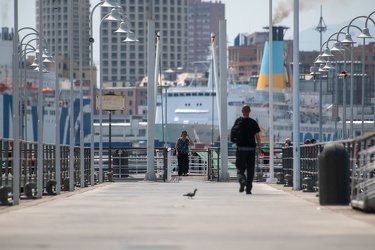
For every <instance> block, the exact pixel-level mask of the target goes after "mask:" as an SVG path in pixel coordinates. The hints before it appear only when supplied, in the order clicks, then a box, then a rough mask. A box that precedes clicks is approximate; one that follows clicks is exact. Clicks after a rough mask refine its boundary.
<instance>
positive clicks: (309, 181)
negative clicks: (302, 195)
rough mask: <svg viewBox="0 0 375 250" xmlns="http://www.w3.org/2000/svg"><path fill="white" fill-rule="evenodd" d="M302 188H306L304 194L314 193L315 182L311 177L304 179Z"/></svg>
mask: <svg viewBox="0 0 375 250" xmlns="http://www.w3.org/2000/svg"><path fill="white" fill-rule="evenodd" d="M302 186H303V187H305V188H304V189H303V192H314V182H313V180H312V179H311V178H310V177H305V178H303V180H302Z"/></svg>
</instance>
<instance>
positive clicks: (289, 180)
mask: <svg viewBox="0 0 375 250" xmlns="http://www.w3.org/2000/svg"><path fill="white" fill-rule="evenodd" d="M285 179H286V184H285V185H284V187H293V176H292V175H290V174H286V175H285Z"/></svg>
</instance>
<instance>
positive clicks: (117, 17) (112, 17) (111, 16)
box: [89, 0, 137, 185]
mask: <svg viewBox="0 0 375 250" xmlns="http://www.w3.org/2000/svg"><path fill="white" fill-rule="evenodd" d="M98 6H100V7H112V10H111V12H110V13H108V14H106V15H105V16H104V17H103V18H102V19H101V21H100V25H99V30H100V36H99V37H100V39H102V23H103V21H117V22H123V24H120V27H119V29H117V30H116V32H118V33H127V34H128V37H129V35H130V34H133V37H134V33H133V32H131V31H130V29H126V28H125V26H127V27H130V21H129V18H128V17H127V16H126V15H125V13H124V12H123V11H122V9H121V7H120V6H119V5H118V4H117V2H116V1H112V0H107V1H105V2H100V3H98V4H97V5H95V6H94V8H93V10H92V11H91V14H90V25H91V27H90V38H89V41H90V42H91V65H90V83H91V94H92V96H91V97H92V100H91V110H92V111H91V112H92V114H91V124H92V131H91V167H92V169H91V173H93V172H94V170H93V167H94V163H93V162H94V129H93V124H94V121H93V112H94V110H95V107H94V99H95V96H94V85H93V65H94V63H93V43H94V38H93V21H92V16H93V12H94V10H95V9H96V8H97V7H98ZM122 18H125V19H126V21H124V20H123V19H122ZM126 22H128V23H126ZM125 40H126V39H125ZM125 40H124V41H125ZM127 41H128V40H127ZM133 41H137V40H136V39H133ZM99 47H100V82H99V123H100V126H99V138H100V139H99V182H103V171H102V167H103V133H102V131H103V130H102V126H103V117H102V115H103V114H102V113H103V103H102V90H103V67H102V65H103V59H102V45H101V44H100V46H99ZM91 183H92V185H94V176H93V174H92V175H91Z"/></svg>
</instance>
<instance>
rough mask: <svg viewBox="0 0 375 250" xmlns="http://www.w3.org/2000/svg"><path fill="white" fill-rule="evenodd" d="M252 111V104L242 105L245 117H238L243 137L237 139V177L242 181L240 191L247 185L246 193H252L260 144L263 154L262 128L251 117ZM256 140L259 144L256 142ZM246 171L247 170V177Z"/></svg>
mask: <svg viewBox="0 0 375 250" xmlns="http://www.w3.org/2000/svg"><path fill="white" fill-rule="evenodd" d="M250 111H251V109H250V106H249V105H244V106H243V107H242V116H243V117H240V118H237V120H238V119H241V138H239V139H238V141H237V152H236V168H237V177H238V180H239V183H240V190H239V191H240V192H241V193H242V192H244V191H245V187H246V194H251V189H252V187H253V178H254V171H255V150H256V146H258V154H259V155H261V154H262V148H261V141H260V128H259V125H258V123H257V122H256V121H255V120H254V119H252V118H250V116H249V115H250ZM237 120H236V122H237ZM236 122H235V124H236ZM255 140H256V142H257V144H255ZM245 171H246V172H247V177H246V175H245Z"/></svg>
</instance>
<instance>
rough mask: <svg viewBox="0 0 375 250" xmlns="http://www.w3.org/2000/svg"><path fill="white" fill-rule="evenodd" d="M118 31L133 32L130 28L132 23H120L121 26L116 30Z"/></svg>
mask: <svg viewBox="0 0 375 250" xmlns="http://www.w3.org/2000/svg"><path fill="white" fill-rule="evenodd" d="M115 32H116V33H125V34H126V33H133V32H132V31H131V30H130V25H129V23H128V22H126V21H122V22H121V23H120V27H119V28H118V29H117V30H116V31H115Z"/></svg>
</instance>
